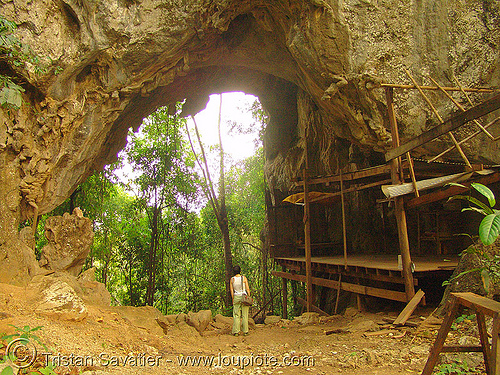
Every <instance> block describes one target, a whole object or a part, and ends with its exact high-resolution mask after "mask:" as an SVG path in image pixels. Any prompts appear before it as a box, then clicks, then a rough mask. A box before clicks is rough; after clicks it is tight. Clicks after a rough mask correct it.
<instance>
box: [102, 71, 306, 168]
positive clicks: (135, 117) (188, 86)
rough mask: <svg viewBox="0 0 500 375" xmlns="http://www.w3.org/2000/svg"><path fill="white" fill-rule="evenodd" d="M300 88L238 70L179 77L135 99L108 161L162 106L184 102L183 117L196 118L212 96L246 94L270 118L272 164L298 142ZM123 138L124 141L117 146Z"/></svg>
mask: <svg viewBox="0 0 500 375" xmlns="http://www.w3.org/2000/svg"><path fill="white" fill-rule="evenodd" d="M298 90H299V88H298V87H297V86H296V85H295V84H293V83H290V82H288V81H286V80H284V79H282V78H279V77H276V76H273V75H271V74H267V73H262V72H259V71H255V70H251V69H246V68H238V67H209V68H202V69H197V70H193V71H192V72H190V73H189V74H188V75H186V76H184V77H178V78H177V79H176V80H174V82H172V83H171V84H170V85H167V86H163V87H158V88H157V89H155V90H154V91H153V92H152V93H151V94H150V95H148V96H145V97H143V96H141V95H136V97H135V98H133V99H132V100H131V101H130V103H129V104H128V105H127V107H126V108H125V109H124V111H123V112H122V113H121V115H120V117H119V118H118V119H117V120H116V122H115V124H114V126H113V131H112V132H111V133H110V134H109V135H108V138H107V141H106V144H105V146H107V148H106V147H105V148H106V152H107V155H106V156H107V157H108V160H109V158H110V157H111V158H112V157H113V155H116V154H117V153H118V152H119V151H120V150H121V149H123V147H124V145H125V143H126V137H124V135H126V133H127V132H126V131H124V130H126V129H128V128H130V127H132V128H133V129H134V131H135V130H137V129H138V128H139V126H140V125H141V124H142V121H143V119H144V118H146V117H147V116H149V115H150V114H151V113H153V112H154V111H155V110H157V109H158V108H160V107H162V106H169V108H172V109H173V110H174V108H175V104H176V103H178V102H184V105H183V108H182V113H181V116H183V117H187V116H190V115H193V116H194V115H196V114H197V113H199V112H200V111H202V110H203V109H204V108H205V107H206V105H207V103H208V101H209V98H210V95H211V94H222V93H228V92H244V93H246V94H250V95H254V96H256V97H258V98H259V101H260V103H261V105H262V107H263V109H264V110H265V111H266V112H267V114H268V115H269V122H268V124H267V127H266V129H265V132H264V152H265V158H266V160H273V159H274V158H275V157H276V156H277V155H278V154H279V153H280V152H286V151H287V150H288V149H289V148H290V147H291V146H292V145H293V142H294V141H296V138H297V127H298V112H297V95H298ZM120 135H121V138H122V141H121V142H117V138H118V139H119V138H120Z"/></svg>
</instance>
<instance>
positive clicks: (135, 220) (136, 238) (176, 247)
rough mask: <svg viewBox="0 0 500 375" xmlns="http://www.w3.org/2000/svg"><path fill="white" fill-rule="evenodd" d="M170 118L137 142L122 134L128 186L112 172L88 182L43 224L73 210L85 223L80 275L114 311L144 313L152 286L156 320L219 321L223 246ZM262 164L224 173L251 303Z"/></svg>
mask: <svg viewBox="0 0 500 375" xmlns="http://www.w3.org/2000/svg"><path fill="white" fill-rule="evenodd" d="M176 109H177V113H175V114H174V115H171V114H169V111H168V109H167V108H160V109H159V110H158V111H157V112H155V113H153V114H152V115H151V116H149V117H148V118H147V119H145V120H144V123H143V126H142V127H141V128H140V130H139V132H137V133H130V134H129V142H128V145H127V147H126V148H125V150H124V152H122V153H121V154H120V155H119V157H120V158H121V162H122V163H123V164H126V165H129V166H130V167H129V169H128V170H127V172H128V174H129V175H128V176H127V177H128V183H127V184H123V183H120V182H119V179H118V177H117V174H116V168H115V167H116V166H110V167H108V168H106V170H105V171H103V172H101V173H97V174H95V175H93V176H91V177H89V179H88V180H87V181H85V182H84V183H83V184H82V185H80V187H79V188H78V189H77V190H76V191H75V192H74V193H73V195H72V197H71V198H70V199H68V200H67V201H66V202H65V203H64V204H63V205H61V206H60V207H58V209H57V210H54V212H52V213H51V215H55V214H56V215H62V214H63V213H64V212H68V211H71V208H72V207H76V206H78V207H80V208H81V209H82V211H83V212H84V214H85V216H86V217H89V218H90V219H91V220H92V221H93V223H94V243H93V246H92V250H91V255H90V257H89V258H88V259H87V264H86V267H92V266H94V267H96V269H97V272H96V274H97V277H98V280H99V281H101V282H103V283H104V284H105V285H106V287H107V289H108V290H109V291H110V293H111V295H112V298H113V300H114V302H115V303H117V304H122V305H132V306H141V305H144V304H146V303H147V293H146V291H147V289H148V284H149V282H150V281H152V282H153V283H154V298H153V305H154V306H155V307H156V308H158V309H159V310H160V311H162V312H163V313H172V314H173V313H179V312H186V311H189V310H193V311H198V310H200V309H211V310H212V311H214V312H215V313H224V314H227V313H228V312H229V310H226V308H225V307H224V295H225V286H224V259H223V256H222V253H223V245H222V240H221V236H220V232H219V228H218V225H217V221H216V218H215V215H214V213H213V210H212V208H211V207H210V206H207V205H206V202H203V200H202V197H201V193H200V191H199V186H200V185H199V180H200V178H199V176H198V175H197V173H196V171H195V169H194V167H195V160H194V155H193V154H192V152H191V150H190V147H187V143H186V142H187V139H186V135H185V134H184V123H185V121H186V120H185V119H183V118H181V117H180V115H179V113H180V107H178V108H176ZM263 162H264V157H263V151H262V148H259V149H258V151H257V153H256V155H255V156H253V157H251V158H248V159H247V160H244V161H242V162H241V163H238V164H236V165H234V166H232V167H230V168H229V169H228V171H227V173H226V183H227V196H226V203H227V209H228V220H229V228H230V238H231V243H232V253H233V257H234V260H235V263H237V264H239V265H241V266H242V268H243V272H244V273H245V275H247V277H248V278H249V280H250V283H251V288H252V292H253V293H254V294H255V295H256V296H258V292H259V291H260V290H261V284H260V283H261V279H262V276H261V273H260V257H261V251H260V246H261V244H260V231H261V229H262V227H263V223H264V217H265V207H264V188H265V181H264V175H263ZM155 214H156V219H154V217H155ZM46 217H48V216H47V215H44V216H43V217H42V218H41V220H40V225H39V233H38V235H37V248H38V249H41V247H42V246H43V244H44V243H45V238H44V236H43V233H42V231H43V222H44V220H45V219H46ZM155 220H156V221H155ZM153 273H154V278H151V275H152V274H153ZM258 300H259V299H258Z"/></svg>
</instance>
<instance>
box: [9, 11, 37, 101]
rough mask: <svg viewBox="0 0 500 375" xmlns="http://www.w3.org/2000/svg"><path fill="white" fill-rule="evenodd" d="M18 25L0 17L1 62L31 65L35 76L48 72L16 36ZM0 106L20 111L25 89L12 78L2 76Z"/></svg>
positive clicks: (17, 66)
mask: <svg viewBox="0 0 500 375" xmlns="http://www.w3.org/2000/svg"><path fill="white" fill-rule="evenodd" d="M16 30H17V25H16V23H15V22H12V21H9V20H7V19H6V18H4V17H3V16H1V15H0V60H2V61H6V62H8V63H9V64H11V66H14V67H16V68H21V67H24V66H26V64H30V65H31V67H32V68H33V69H34V72H35V74H42V73H44V72H46V70H47V69H46V68H45V67H44V65H43V64H42V62H41V59H40V57H39V56H38V55H37V54H35V53H34V52H33V51H32V50H31V48H30V46H29V45H27V44H25V43H23V42H21V41H20V40H19V39H18V38H17V37H16V36H15V31H16ZM0 88H1V89H0V105H2V106H3V107H5V108H7V109H19V108H20V107H21V104H22V93H23V92H24V88H22V87H21V86H20V85H18V84H16V83H14V81H13V80H12V77H10V76H9V75H5V74H0Z"/></svg>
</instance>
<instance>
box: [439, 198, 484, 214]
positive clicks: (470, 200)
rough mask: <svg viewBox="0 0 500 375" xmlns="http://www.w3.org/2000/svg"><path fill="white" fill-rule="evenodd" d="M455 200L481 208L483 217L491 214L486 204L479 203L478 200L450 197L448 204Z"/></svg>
mask: <svg viewBox="0 0 500 375" xmlns="http://www.w3.org/2000/svg"><path fill="white" fill-rule="evenodd" d="M456 199H460V200H464V201H467V202H470V203H472V204H475V205H476V206H478V207H479V208H481V209H482V210H483V211H484V212H482V214H483V215H488V214H492V213H493V210H492V209H491V207H488V206H487V205H486V204H484V203H483V202H481V201H480V200H479V199H477V198H474V197H471V196H470V195H454V196H453V197H450V198H449V199H448V202H449V201H452V200H456ZM479 212H481V211H479Z"/></svg>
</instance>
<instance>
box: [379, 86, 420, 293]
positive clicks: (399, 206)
mask: <svg viewBox="0 0 500 375" xmlns="http://www.w3.org/2000/svg"><path fill="white" fill-rule="evenodd" d="M393 91H394V90H393V89H392V88H390V87H388V88H386V89H385V95H386V101H387V112H388V115H389V122H390V125H391V134H392V146H393V147H398V146H399V132H398V123H397V121H396V112H395V109H394V97H393V95H394V92H393ZM400 173H401V158H400V157H397V158H395V159H393V160H391V177H392V181H393V183H394V184H401V183H402V182H403V181H402V180H401V177H400ZM395 213H396V222H397V225H398V238H399V249H400V252H401V259H402V262H403V271H402V273H403V278H404V282H405V291H406V298H407V300H408V301H409V300H411V299H412V298H413V296H414V295H415V286H414V282H413V274H412V271H411V254H410V242H409V240H408V228H407V225H406V213H405V209H404V202H403V197H402V196H400V197H396V198H395Z"/></svg>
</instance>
